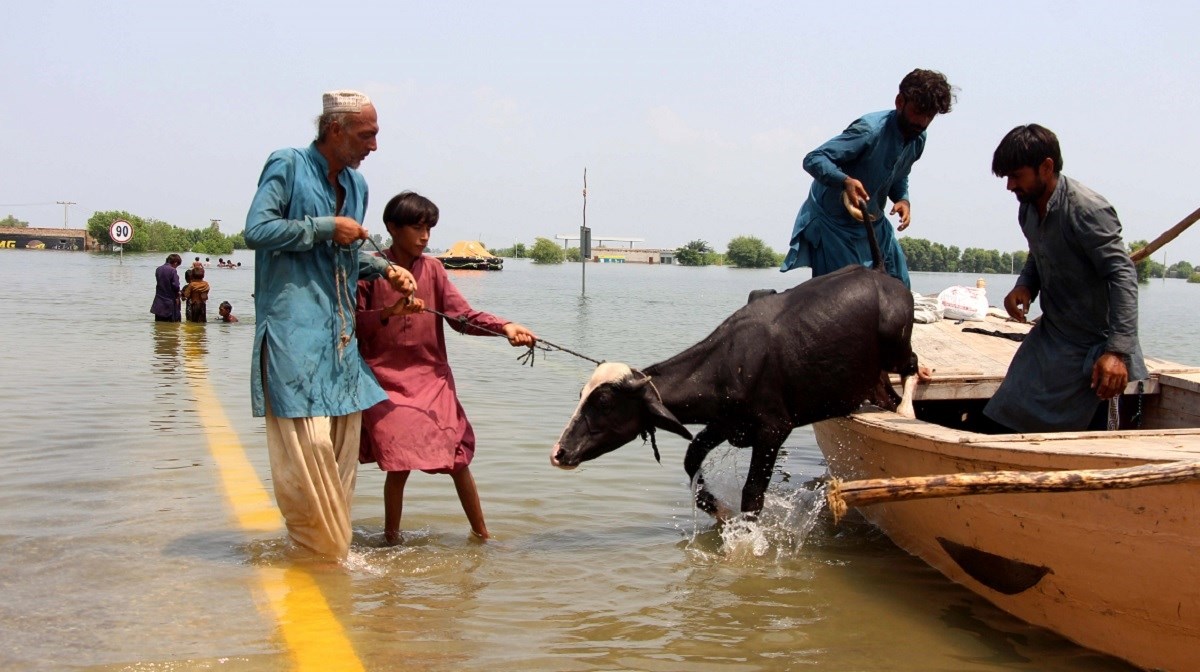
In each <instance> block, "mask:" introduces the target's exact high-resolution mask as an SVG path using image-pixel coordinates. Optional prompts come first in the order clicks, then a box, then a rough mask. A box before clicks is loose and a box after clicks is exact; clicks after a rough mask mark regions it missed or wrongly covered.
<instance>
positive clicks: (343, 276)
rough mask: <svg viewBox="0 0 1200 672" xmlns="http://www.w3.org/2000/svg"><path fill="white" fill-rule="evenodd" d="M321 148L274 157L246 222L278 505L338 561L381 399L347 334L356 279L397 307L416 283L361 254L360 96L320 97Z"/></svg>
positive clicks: (373, 123)
mask: <svg viewBox="0 0 1200 672" xmlns="http://www.w3.org/2000/svg"><path fill="white" fill-rule="evenodd" d="M321 104H322V110H321V116H320V117H318V118H317V137H316V140H314V141H313V142H312V144H310V145H308V146H307V147H302V148H289V149H281V150H278V151H276V152H273V153H272V154H271V156H270V157H269V158H268V159H267V163H266V165H265V166H264V167H263V171H262V175H261V176H260V177H259V180H258V192H257V193H256V194H255V195H254V201H253V203H252V204H251V205H250V212H249V213H248V214H247V215H246V229H245V238H246V246H247V247H249V248H251V249H253V250H254V312H255V317H256V319H255V327H254V351H253V355H251V358H250V394H251V402H252V404H253V406H252V409H253V413H254V415H255V416H257V417H263V418H265V423H266V429H267V452H268V453H269V454H270V460H271V483H272V486H273V488H274V490H275V501H276V502H277V503H278V505H279V510H280V512H281V513H282V514H283V519H284V522H285V523H286V524H287V531H288V537H289V538H290V539H291V540H292V542H293V543H295V544H296V545H297V546H300V547H302V548H304V549H307V550H309V551H311V552H313V553H316V554H318V555H321V556H326V557H333V558H337V559H341V558H344V557H346V555H347V553H348V552H349V550H350V539H351V534H352V529H351V527H350V505H351V503H352V501H353V499H354V485H355V481H356V479H357V477H358V442H359V436H360V434H361V431H362V427H361V422H362V411H363V410H364V409H367V408H370V407H371V406H373V405H375V404H377V403H379V402H380V401H383V400H384V399H386V398H387V395H386V394H384V392H383V390H382V389H381V388H380V387H379V384H378V383H377V382H375V377H374V376H372V375H371V372H370V370H369V369H367V366H366V364H364V363H363V360H362V357H361V356H360V355H359V354H358V343H357V342H356V340H355V333H354V306H355V291H356V288H357V287H358V284H357V283H358V280H359V279H360V278H364V277H372V276H376V275H384V276H386V277H387V281H388V282H389V284H390V285H391V286H392V288H393V289H395V290H396V293H397V295H398V296H402V297H403V296H407V295H409V294H411V293H412V291H413V290H414V289H415V285H414V283H413V280H412V274H411V273H409V272H408V271H406V270H404V269H402V268H399V267H397V266H391V265H389V264H388V263H387V262H386V261H385V260H383V259H380V258H379V257H375V256H372V255H369V254H367V253H366V252H363V251H361V250H359V249H358V248H357V247H356V246H354V244H356V243H358V242H359V241H362V240H364V239H365V238H367V230H366V229H365V228H363V226H362V225H361V224H360V222H362V221H363V217H364V216H365V214H366V210H367V182H366V180H365V179H364V178H363V176H362V175H361V174H360V173H359V172H358V171H357V170H356V169H357V168H358V166H359V164H361V163H362V161H363V159H365V158H366V157H367V155H369V154H370V153H371V152H374V151H375V149H376V147H377V145H376V136H377V135H378V133H379V117H378V115H377V114H376V111H375V106H374V105H372V104H371V101H370V99H369V98H367V96H365V95H363V94H362V93H359V92H357V91H330V92H328V93H325V94H324V95H323V96H322V97H321Z"/></svg>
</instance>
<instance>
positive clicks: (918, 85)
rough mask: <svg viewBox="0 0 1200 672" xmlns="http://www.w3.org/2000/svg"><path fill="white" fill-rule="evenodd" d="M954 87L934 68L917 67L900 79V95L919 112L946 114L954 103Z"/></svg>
mask: <svg viewBox="0 0 1200 672" xmlns="http://www.w3.org/2000/svg"><path fill="white" fill-rule="evenodd" d="M954 91H955V89H954V87H953V86H950V82H947V81H946V76H945V75H943V74H942V73H940V72H937V71H936V70H922V69H921V68H917V69H916V70H913V71H912V72H910V73H908V74H907V75H905V76H904V79H902V80H900V95H902V96H904V99H905V100H907V101H909V102H911V103H913V104H914V105H916V106H917V109H919V110H920V111H921V112H923V113H926V114H929V113H931V112H932V113H934V114H946V113H947V112H949V111H950V107H951V106H952V105H953V104H954V100H955V95H954Z"/></svg>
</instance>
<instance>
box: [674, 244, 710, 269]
mask: <svg viewBox="0 0 1200 672" xmlns="http://www.w3.org/2000/svg"><path fill="white" fill-rule="evenodd" d="M712 252H713V249H712V248H711V247H709V245H708V243H707V242H706V241H703V240H693V241H692V242H690V243H688V244H687V245H684V246H683V247H681V248H679V249H677V250H675V262H676V263H678V264H679V265H680V266H707V265H709V264H710V263H712V262H711V261H710V259H711V255H712Z"/></svg>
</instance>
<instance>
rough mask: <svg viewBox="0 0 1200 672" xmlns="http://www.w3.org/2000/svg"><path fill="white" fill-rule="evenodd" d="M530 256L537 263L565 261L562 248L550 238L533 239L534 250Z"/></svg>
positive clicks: (559, 262)
mask: <svg viewBox="0 0 1200 672" xmlns="http://www.w3.org/2000/svg"><path fill="white" fill-rule="evenodd" d="M529 256H530V258H531V259H533V263H535V264H561V263H563V250H562V248H561V247H559V246H558V244H557V243H555V242H554V241H553V240H550V239H549V238H538V239H537V240H535V241H533V250H531V251H530V252H529Z"/></svg>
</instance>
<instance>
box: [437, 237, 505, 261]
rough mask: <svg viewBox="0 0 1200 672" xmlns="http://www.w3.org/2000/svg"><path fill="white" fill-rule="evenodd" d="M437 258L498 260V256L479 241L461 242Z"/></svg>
mask: <svg viewBox="0 0 1200 672" xmlns="http://www.w3.org/2000/svg"><path fill="white" fill-rule="evenodd" d="M437 256H439V257H482V258H493V259H494V258H496V255H494V254H492V253H491V252H488V251H487V248H486V247H484V246H483V243H480V242H479V241H477V240H460V241H458V242H457V243H455V244H453V245H451V246H450V249H448V250H446V251H445V252H443V253H441V254H439V255H437Z"/></svg>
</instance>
